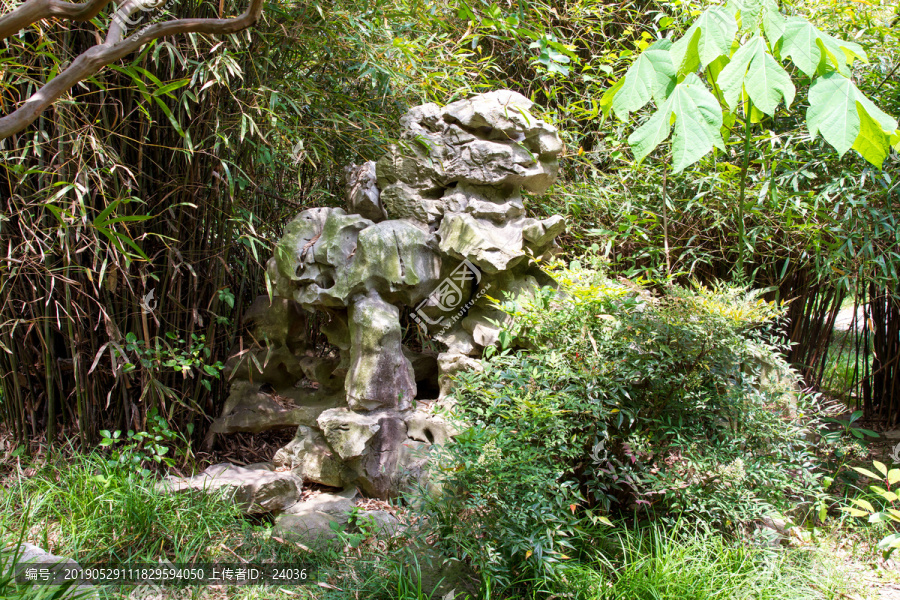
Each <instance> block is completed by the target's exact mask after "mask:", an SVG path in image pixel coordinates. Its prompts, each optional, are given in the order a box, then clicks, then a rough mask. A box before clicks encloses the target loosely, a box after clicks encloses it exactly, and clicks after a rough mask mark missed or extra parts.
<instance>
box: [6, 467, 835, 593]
mask: <svg viewBox="0 0 900 600" xmlns="http://www.w3.org/2000/svg"><path fill="white" fill-rule="evenodd" d="M31 469H33V472H32V470H31ZM153 482H154V480H153V479H152V478H149V479H145V478H142V477H140V476H135V475H131V474H129V473H127V472H124V471H122V470H121V469H118V468H112V467H110V466H109V465H107V463H106V461H105V460H104V459H103V457H101V456H99V455H88V456H78V455H76V456H74V457H69V458H67V459H66V460H65V461H63V460H62V459H57V461H56V462H49V463H46V464H43V465H37V466H32V467H30V468H19V469H16V472H15V473H13V474H12V476H11V477H10V478H9V481H7V482H5V483H6V485H5V486H3V487H5V488H6V489H3V488H0V537H2V539H0V545H2V546H7V545H9V544H12V543H13V542H15V541H16V539H17V538H18V532H20V531H21V532H24V537H25V540H26V541H30V542H32V543H34V544H36V545H38V546H40V547H42V548H44V549H46V550H49V551H51V552H53V553H54V554H57V555H60V556H68V557H73V558H75V559H76V560H78V561H80V562H82V563H84V562H98V561H110V562H115V563H123V562H154V563H155V562H157V561H158V560H160V559H166V560H169V561H171V562H174V563H179V562H203V561H208V562H213V561H218V562H239V561H240V560H247V561H251V562H262V561H265V560H270V561H273V562H285V563H296V562H300V561H302V562H307V563H309V562H312V563H313V564H316V565H318V567H319V569H320V571H319V582H320V584H323V585H310V586H305V587H289V588H287V587H279V586H263V587H232V588H221V587H197V588H193V589H191V590H188V591H182V592H181V593H180V594H179V595H177V596H173V597H178V598H188V597H189V598H192V599H204V600H206V599H209V600H220V599H224V598H233V599H238V600H252V599H256V598H260V599H263V598H265V599H274V600H296V599H298V598H299V599H301V600H313V599H315V600H350V599H354V600H355V599H358V598H364V599H366V600H441V599H442V598H443V595H439V594H437V593H435V592H434V591H433V589H434V583H435V582H434V579H435V578H434V577H433V576H429V575H427V574H426V573H425V571H426V568H425V561H424V560H423V559H421V557H420V556H419V555H418V554H417V553H416V552H415V551H413V550H412V548H414V547H416V546H415V545H414V543H413V542H412V540H409V539H402V538H401V539H399V540H394V541H393V542H385V541H383V540H376V539H374V538H370V539H366V540H363V541H362V542H359V540H358V539H357V541H356V542H354V543H353V544H347V545H345V546H344V547H343V548H335V549H334V550H331V551H325V552H318V553H310V552H308V551H306V550H303V549H301V548H299V547H297V546H296V545H295V544H291V543H282V542H281V541H280V540H278V539H273V537H272V536H271V530H270V529H269V526H268V523H266V522H262V523H260V522H255V523H253V522H249V521H247V520H246V519H244V518H243V517H242V516H241V515H240V514H239V512H238V511H237V509H236V508H235V507H233V506H231V505H230V504H229V503H227V502H222V501H221V500H219V499H218V498H215V497H211V496H207V495H203V494H200V495H197V494H193V495H192V494H175V495H168V494H162V493H159V492H157V491H156V490H155V488H154V486H153ZM26 508H27V510H28V515H27V519H26V517H25V509H26ZM609 531H611V532H612V533H610V534H607V535H606V536H605V537H604V538H600V539H597V540H591V541H590V543H589V544H588V548H587V551H586V552H584V553H583V554H582V556H581V557H580V559H578V560H574V559H573V560H572V561H571V564H568V565H567V566H566V567H565V568H563V569H561V570H560V571H559V575H558V578H557V580H555V581H549V582H540V583H541V585H538V586H534V587H535V588H542V589H543V590H544V591H543V592H542V593H538V592H534V591H525V592H521V593H519V594H516V595H515V596H510V595H508V594H507V595H504V596H502V598H513V597H515V598H523V599H524V598H535V599H536V598H549V597H552V596H548V595H547V592H550V593H552V594H555V597H557V598H574V599H583V600H613V599H622V600H625V599H628V600H642V599H647V600H650V599H653V600H660V599H668V598H671V599H673V600H675V599H682V598H683V599H688V600H691V599H695V600H707V599H709V600H712V599H719V598H728V599H729V600H731V599H741V598H748V599H749V598H754V599H756V600H782V599H783V600H805V599H807V598H809V599H812V598H838V597H841V594H842V593H844V591H845V587H846V585H847V578H846V577H840V576H839V574H836V573H837V572H836V571H834V570H830V569H829V568H827V565H826V566H823V563H821V562H817V561H816V560H814V558H815V557H814V554H813V553H812V552H809V551H784V550H781V549H772V548H762V547H756V546H752V545H747V544H746V542H745V543H744V544H743V545H742V544H739V543H734V542H730V541H727V540H726V539H725V538H724V537H722V536H721V535H719V534H714V533H702V532H700V531H699V530H687V529H683V528H682V529H676V530H669V531H666V530H663V529H644V530H640V531H627V530H621V529H610V530H609ZM349 539H350V538H349V537H348V540H349ZM418 543H421V542H418ZM429 583H430V585H429ZM464 587H465V586H457V593H456V595H455V599H456V600H467V599H468V600H484V599H486V598H488V596H487V595H486V593H482V594H481V596H480V597H479V598H477V599H476V596H474V595H467V594H466V593H462V592H460V591H459V590H462V589H463V588H464ZM128 593H129V590H128V589H125V592H124V596H122V595H121V594H120V593H119V592H117V591H116V590H115V588H101V598H107V597H110V598H113V597H126V596H127V595H128ZM49 597H50V592H48V590H47V589H46V588H38V587H32V588H27V587H16V586H15V585H13V584H12V583H11V582H9V581H6V582H5V583H4V580H3V578H2V577H0V600H7V599H11V598H17V599H21V600H36V599H37V598H49ZM490 597H491V598H494V596H493V595H491V596H490ZM496 598H498V600H499V599H500V598H501V596H496Z"/></svg>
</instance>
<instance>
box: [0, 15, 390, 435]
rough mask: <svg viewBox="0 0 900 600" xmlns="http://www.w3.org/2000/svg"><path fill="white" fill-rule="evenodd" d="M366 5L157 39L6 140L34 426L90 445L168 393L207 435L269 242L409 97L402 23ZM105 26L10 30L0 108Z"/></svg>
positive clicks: (373, 149) (4, 238) (11, 301)
mask: <svg viewBox="0 0 900 600" xmlns="http://www.w3.org/2000/svg"><path fill="white" fill-rule="evenodd" d="M12 5H13V3H12V2H11V1H10V0H0V11H3V12H5V11H8V10H9V9H10V8H11V7H12ZM366 9H367V10H370V9H371V7H368V6H367V7H366ZM173 10H174V11H175V12H176V15H175V16H178V17H209V16H215V15H216V14H217V13H218V12H219V11H221V10H224V11H225V12H226V13H228V12H229V11H239V10H240V9H239V7H238V5H237V4H236V3H235V2H232V1H231V0H229V1H228V2H225V3H224V5H222V6H221V7H220V6H219V5H218V3H216V4H215V5H214V4H211V3H200V2H188V3H185V4H179V5H178V6H177V7H175V8H174V9H173ZM362 10H363V9H362V8H361V7H360V6H356V5H355V4H354V3H352V2H348V3H346V5H335V6H334V7H332V9H331V11H330V12H329V13H324V12H322V11H321V9H320V8H319V6H318V5H317V4H315V3H298V4H282V3H277V2H276V3H272V4H270V5H269V6H268V8H267V12H266V14H265V16H264V20H263V22H262V23H260V24H259V26H258V27H257V28H255V29H254V30H251V31H246V32H242V33H241V34H239V35H233V36H228V37H227V38H223V39H214V38H212V37H207V36H203V35H198V34H191V35H187V36H183V37H181V38H177V39H176V38H172V39H162V40H158V41H157V42H156V43H153V44H150V45H148V46H145V47H144V48H143V49H142V50H141V52H140V53H139V54H137V55H135V56H132V57H129V58H128V59H126V60H125V61H122V62H121V63H118V64H115V65H111V66H110V68H108V69H107V70H105V71H103V72H102V73H101V74H100V75H99V76H97V77H95V78H94V79H92V80H90V81H88V82H85V84H83V85H82V86H79V87H78V88H76V89H74V90H73V91H72V93H71V97H69V98H64V99H62V100H61V101H60V102H58V103H57V104H56V105H55V106H54V108H53V110H50V111H47V112H46V113H45V114H43V115H42V116H41V117H40V119H39V120H38V121H37V122H36V123H35V125H34V126H32V127H30V128H29V129H28V130H26V131H24V132H23V133H22V134H20V135H18V136H16V137H14V138H12V139H9V140H6V141H5V142H2V143H0V156H2V158H0V167H2V168H0V198H2V204H0V247H2V251H0V393H2V399H0V403H2V413H0V418H2V420H3V421H5V422H6V423H7V424H8V425H9V427H10V428H11V429H12V430H13V431H14V432H15V434H16V435H17V437H18V438H19V439H24V438H26V437H30V438H40V437H42V436H44V437H46V438H47V439H50V440H53V439H56V438H57V436H59V435H62V434H65V435H67V436H73V435H74V436H77V437H79V438H80V439H81V441H82V443H90V442H91V441H92V440H94V439H96V434H97V431H98V430H100V429H122V430H125V429H134V430H143V429H144V425H145V421H146V418H147V414H148V412H149V411H150V410H151V409H153V408H156V409H158V410H159V411H160V412H161V414H164V415H165V417H166V419H167V420H168V422H169V424H170V426H172V427H173V428H181V429H182V430H184V429H185V428H186V426H187V424H189V423H190V424H193V425H194V427H195V428H196V429H195V431H196V432H197V433H196V435H202V433H203V429H204V425H205V424H206V423H207V422H208V421H209V418H210V417H214V416H217V414H218V411H219V409H220V406H221V403H222V402H223V401H224V397H225V392H226V390H227V384H226V383H225V382H224V381H223V379H222V376H221V371H222V366H223V364H224V363H225V362H226V361H227V359H228V357H229V355H230V352H231V350H232V346H233V345H234V344H235V341H236V339H237V336H238V335H239V333H240V327H241V323H240V315H241V314H242V313H243V312H244V309H245V307H246V306H247V303H248V302H249V301H252V299H253V298H254V297H255V296H256V295H257V294H259V293H264V291H265V289H266V283H265V278H264V273H265V270H264V267H265V261H266V259H267V258H268V256H270V254H271V251H270V248H269V241H270V240H273V239H277V236H278V235H279V234H280V227H281V224H282V223H283V222H285V221H286V220H287V219H289V218H290V217H292V216H293V215H294V214H296V212H298V211H300V210H302V209H303V208H305V207H308V206H311V205H322V204H333V203H335V202H339V201H340V194H341V191H342V190H341V185H342V170H341V169H342V167H343V166H344V165H346V164H347V163H349V162H353V161H356V162H359V161H361V160H366V159H367V158H369V157H371V156H374V155H376V154H378V153H379V150H378V148H379V147H381V146H383V144H384V140H385V139H387V136H389V135H390V133H391V129H390V126H389V125H388V124H389V123H395V122H396V118H397V113H398V111H399V110H401V109H402V108H403V104H402V103H400V102H398V101H397V98H396V97H395V95H394V94H393V93H392V88H391V85H390V84H391V82H392V81H393V79H392V78H393V77H395V75H394V74H393V71H392V69H393V66H392V65H393V64H394V59H393V57H394V55H395V53H394V51H393V50H391V46H390V42H391V38H390V36H389V34H387V33H386V32H384V31H380V30H379V27H380V26H381V23H382V22H383V21H382V20H380V19H378V20H375V21H371V20H364V21H354V20H353V19H352V18H351V17H352V16H353V15H356V14H360V13H361V12H362ZM375 16H379V17H380V16H381V15H380V14H376V15H375ZM108 22H109V16H108V15H100V16H99V17H98V18H97V19H95V21H94V22H92V23H88V24H74V23H65V22H52V23H49V22H47V23H41V24H38V25H35V26H34V27H32V28H29V29H27V30H25V31H24V32H22V34H21V35H20V36H18V37H14V38H11V39H9V40H6V41H5V42H0V61H2V65H0V111H7V110H9V109H10V108H11V107H12V106H14V105H16V104H17V103H19V102H21V101H22V100H23V99H24V98H26V97H27V96H28V95H29V94H30V93H32V92H33V91H34V90H35V89H36V88H37V87H38V86H39V85H40V84H41V83H42V82H44V81H46V80H47V79H49V78H50V77H52V76H53V75H54V73H55V72H56V70H58V68H59V65H61V64H62V63H64V62H66V61H69V60H71V59H72V58H73V57H75V56H76V55H77V54H79V53H80V52H82V51H83V50H85V49H87V48H88V47H90V45H92V44H93V43H95V31H98V30H99V31H103V30H104V29H105V27H106V26H107V25H108ZM367 64H368V65H369V66H368V67H367ZM367 68H368V69H369V70H368V71H366V69H367ZM398 77H399V76H398Z"/></svg>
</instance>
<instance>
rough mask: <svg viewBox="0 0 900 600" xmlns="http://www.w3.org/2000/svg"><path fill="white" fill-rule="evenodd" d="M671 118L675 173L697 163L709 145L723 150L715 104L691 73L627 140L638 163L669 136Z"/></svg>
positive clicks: (713, 99)
mask: <svg viewBox="0 0 900 600" xmlns="http://www.w3.org/2000/svg"><path fill="white" fill-rule="evenodd" d="M673 117H674V121H675V123H674V125H675V133H674V137H673V139H672V163H673V167H674V172H675V173H678V172H680V171H682V170H684V169H685V168H686V167H688V166H690V165H692V164H694V163H695V162H697V161H698V160H700V158H701V157H703V156H704V155H705V154H706V153H707V152H709V151H710V150H712V148H713V146H715V147H716V148H719V149H721V150H725V142H724V141H722V133H721V127H722V109H721V107H720V106H719V102H718V100H716V98H715V96H713V95H712V94H711V93H710V92H709V90H708V89H707V88H706V86H705V85H703V82H702V81H701V80H700V78H699V77H697V75H695V74H694V73H691V74H689V75H688V76H687V77H685V79H684V81H682V82H681V83H679V84H678V85H676V86H675V89H674V90H672V93H671V94H670V95H669V98H668V99H667V100H666V101H665V103H664V104H663V105H662V106H660V107H659V109H658V110H657V111H656V112H655V113H654V114H653V116H651V117H650V119H649V120H648V121H647V122H646V123H644V124H643V125H642V126H640V127H639V128H637V129H636V130H635V131H634V132H633V133H632V134H631V135H630V136H629V137H628V143H629V144H630V145H631V149H632V151H633V152H634V155H635V158H636V159H637V160H642V159H643V158H644V157H645V156H647V155H648V154H650V152H652V151H653V149H654V148H656V147H657V146H658V145H659V144H661V143H662V142H663V141H665V139H666V138H667V137H669V132H670V130H671V128H672V119H673Z"/></svg>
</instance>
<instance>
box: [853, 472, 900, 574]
mask: <svg viewBox="0 0 900 600" xmlns="http://www.w3.org/2000/svg"><path fill="white" fill-rule="evenodd" d="M872 466H873V467H874V468H875V469H876V470H877V471H878V472H877V473H874V472H872V471H870V470H869V469H864V468H862V467H852V469H853V470H854V471H856V472H857V473H859V474H860V475H863V476H865V477H868V478H869V479H871V480H872V481H876V482H878V483H879V484H880V485H870V486H869V489H870V490H871V491H872V493H873V494H874V496H873V498H872V500H874V501H875V502H876V504H877V505H878V506H875V505H873V504H872V502H870V501H869V500H866V499H865V498H853V499H851V500H850V501H851V502H852V503H853V504H854V505H855V506H844V507H841V510H843V511H844V512H846V513H849V514H850V515H851V516H854V517H867V518H868V520H869V523H886V524H888V526H889V527H890V533H889V534H888V535H886V536H885V537H884V538H883V539H882V540H881V541H880V542H878V549H879V550H881V551H882V554H883V556H884V557H885V558H887V557H888V556H890V555H891V554H892V553H893V552H894V550H896V549H897V548H900V532H898V531H897V528H898V525H897V524H898V523H900V510H898V509H900V497H898V495H897V492H896V490H897V487H896V486H897V483H900V469H888V467H886V466H885V465H884V463H881V462H879V461H877V460H876V461H873V462H872ZM882 485H883V486H884V487H881V486H882ZM892 487H893V488H894V489H893V490H892V489H891V488H892Z"/></svg>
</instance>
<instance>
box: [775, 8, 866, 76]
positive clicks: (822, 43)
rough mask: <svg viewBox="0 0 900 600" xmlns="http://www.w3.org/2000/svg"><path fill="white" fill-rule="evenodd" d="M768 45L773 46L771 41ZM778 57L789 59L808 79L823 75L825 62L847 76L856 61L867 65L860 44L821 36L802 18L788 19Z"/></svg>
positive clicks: (825, 35) (824, 35) (825, 34)
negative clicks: (829, 61) (827, 60)
mask: <svg viewBox="0 0 900 600" xmlns="http://www.w3.org/2000/svg"><path fill="white" fill-rule="evenodd" d="M769 41H772V42H773V43H774V40H772V39H771V38H770V40H769ZM781 55H782V56H784V57H790V58H791V60H792V61H793V62H794V64H795V65H797V68H798V69H800V70H801V71H803V73H804V74H805V75H806V76H807V77H812V76H813V75H815V74H816V73H819V74H823V73H824V69H825V62H826V61H825V59H826V58H828V59H830V60H831V63H832V64H833V65H834V67H835V68H836V69H837V70H838V71H840V72H841V73H842V74H844V75H849V74H850V73H849V67H850V66H852V65H853V61H854V60H855V59H857V58H858V59H859V60H861V61H863V62H868V58H867V57H866V52H865V51H864V50H863V49H862V47H861V46H860V45H859V44H856V43H853V42H845V41H843V40H839V39H837V38H835V37H832V36H830V35H828V34H827V33H823V32H822V31H819V30H818V29H817V28H816V27H814V26H813V25H812V24H811V23H810V22H809V21H807V20H806V19H804V18H802V17H791V18H789V19H787V20H786V21H785V23H784V34H783V35H782V37H781Z"/></svg>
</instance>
